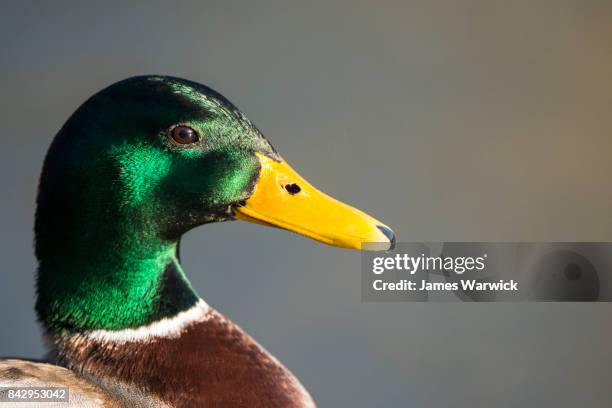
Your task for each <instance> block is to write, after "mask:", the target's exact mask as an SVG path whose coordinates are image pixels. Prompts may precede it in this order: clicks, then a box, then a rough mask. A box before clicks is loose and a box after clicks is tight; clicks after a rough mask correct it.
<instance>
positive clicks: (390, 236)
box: [376, 225, 395, 251]
mask: <svg viewBox="0 0 612 408" xmlns="http://www.w3.org/2000/svg"><path fill="white" fill-rule="evenodd" d="M376 228H378V229H379V230H380V232H382V233H383V234H385V237H387V238H388V239H389V242H391V245H390V246H389V251H390V250H392V249H393V248H395V234H394V233H393V231H392V230H391V228H388V227H385V226H384V225H377V226H376Z"/></svg>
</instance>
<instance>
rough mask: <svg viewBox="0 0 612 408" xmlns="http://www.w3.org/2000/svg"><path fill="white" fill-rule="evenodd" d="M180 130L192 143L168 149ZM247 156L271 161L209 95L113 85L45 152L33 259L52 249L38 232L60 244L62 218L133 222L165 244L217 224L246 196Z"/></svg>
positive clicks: (199, 89) (267, 149) (252, 162)
mask: <svg viewBox="0 0 612 408" xmlns="http://www.w3.org/2000/svg"><path fill="white" fill-rule="evenodd" d="M186 132H190V133H189V136H190V137H192V140H181V139H179V140H178V141H177V138H180V137H181V134H187V133H186ZM181 142H187V143H181ZM254 152H261V153H263V154H265V155H267V156H271V157H273V158H275V159H278V155H277V154H276V153H275V152H274V150H273V148H272V147H271V146H270V144H269V143H268V142H267V141H266V140H265V138H264V137H263V136H262V134H261V133H260V132H259V130H257V128H256V127H255V126H254V125H253V124H252V123H251V122H250V121H249V120H248V119H246V118H245V117H244V116H243V115H242V113H241V112H240V111H239V110H238V109H236V108H235V107H234V106H233V105H232V104H231V103H230V102H228V101H227V100H226V99H225V98H224V97H223V96H221V95H219V94H218V93H216V92H214V91H213V90H211V89H209V88H207V87H205V86H203V85H200V84H197V83H194V82H190V81H186V80H182V79H178V78H171V77H160V76H142V77H134V78H130V79H127V80H124V81H121V82H118V83H116V84H114V85H112V86H110V87H108V88H106V89H104V90H102V91H101V92H99V93H97V94H96V95H94V96H93V97H91V98H90V99H89V100H88V101H87V102H85V103H84V104H83V105H82V106H81V107H80V108H79V109H78V110H77V111H76V112H75V113H74V114H73V115H72V117H71V118H70V119H69V120H68V122H67V123H66V124H65V126H64V127H63V128H62V130H61V131H60V132H59V134H58V135H57V137H56V138H55V140H54V142H53V145H52V146H51V149H50V151H49V154H48V156H47V160H46V162H45V167H44V170H43V173H42V179H41V184H40V195H39V207H38V217H37V220H38V221H39V222H37V225H36V232H37V244H38V245H37V251H38V253H39V254H40V255H41V256H44V253H45V251H46V250H47V248H48V247H50V249H51V250H53V247H54V245H53V242H47V240H45V236H46V235H47V234H51V235H52V236H53V239H52V241H57V240H58V239H60V240H62V241H63V239H62V238H61V235H62V233H63V232H64V231H65V228H66V225H67V223H66V220H65V219H64V218H65V217H68V218H70V220H71V222H70V224H71V225H74V226H75V227H79V226H80V227H83V228H87V224H89V223H91V222H99V221H100V218H98V217H105V218H106V221H107V222H108V221H109V218H110V217H113V219H123V218H125V217H126V216H128V217H130V218H139V219H142V220H143V221H144V222H146V225H143V226H144V227H146V228H147V230H148V231H149V232H150V233H157V234H160V235H162V236H165V237H167V238H177V237H179V236H180V234H182V233H184V232H185V231H186V230H188V229H189V228H192V227H193V226H196V225H199V224H202V223H204V222H209V221H217V220H222V219H226V218H227V217H228V214H229V206H230V205H231V204H234V203H237V202H240V201H241V200H245V199H246V198H247V197H248V196H249V194H250V192H251V190H252V187H253V182H254V180H255V179H256V177H257V173H258V170H259V163H258V160H257V159H256V157H255V155H254ZM116 217H118V218H116ZM76 219H78V222H75V221H76ZM41 220H43V221H44V222H40V221H41ZM65 232H69V233H72V232H73V231H65ZM82 232H83V234H79V235H78V239H79V240H82V239H83V237H85V236H86V235H87V234H86V231H82ZM66 238H68V237H66ZM68 239H69V238H68ZM48 244H51V245H48Z"/></svg>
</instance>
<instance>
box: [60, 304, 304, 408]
mask: <svg viewBox="0 0 612 408" xmlns="http://www.w3.org/2000/svg"><path fill="white" fill-rule="evenodd" d="M53 341H54V346H55V349H56V352H57V357H58V359H59V362H60V363H61V364H63V365H65V366H67V367H69V368H71V369H72V370H74V371H76V372H78V373H80V374H82V375H85V376H86V377H87V378H92V379H94V380H95V381H96V382H100V383H102V384H108V383H118V384H124V385H125V386H124V387H123V388H124V389H132V390H146V391H147V392H148V393H150V394H151V395H152V396H153V397H155V398H159V399H160V400H161V401H163V402H164V403H166V404H168V405H170V406H173V407H178V408H180V407H194V406H198V407H200V406H201V407H217V406H224V407H244V406H248V407H253V408H263V407H266V408H275V407H279V408H280V407H283V408H306V407H308V408H311V407H314V403H313V401H312V399H311V398H310V396H309V395H308V393H307V391H306V390H305V389H304V387H303V386H302V385H301V384H300V383H299V381H298V380H297V379H296V378H295V377H294V376H293V374H291V372H289V371H288V370H287V369H286V368H285V367H283V365H282V364H281V363H280V362H278V360H276V359H275V358H274V357H272V356H271V355H270V354H269V353H268V352H267V351H266V350H264V349H263V348H262V347H261V346H260V345H259V344H258V343H257V342H255V340H253V339H252V338H251V337H250V336H248V335H247V334H246V333H244V332H243V331H242V330H241V329H240V328H239V327H238V326H236V325H235V324H234V323H232V322H231V321H229V320H228V319H226V318H225V317H223V316H222V315H221V314H219V313H218V312H217V311H216V310H214V309H212V308H210V307H208V306H207V305H206V304H205V303H204V302H203V301H199V302H198V303H197V304H196V305H195V306H193V307H192V308H190V309H189V310H187V311H184V312H181V313H178V314H177V315H176V316H175V317H173V318H169V319H161V320H160V321H158V322H154V323H152V324H150V325H146V326H143V327H139V328H136V329H127V330H119V331H101V330H95V331H91V332H86V333H79V334H71V335H60V336H58V335H56V336H54V337H53Z"/></svg>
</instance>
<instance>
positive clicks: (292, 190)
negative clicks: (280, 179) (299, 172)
mask: <svg viewBox="0 0 612 408" xmlns="http://www.w3.org/2000/svg"><path fill="white" fill-rule="evenodd" d="M285 190H287V192H288V193H289V194H291V195H295V194H297V193H299V192H300V191H302V189H301V188H300V186H298V185H297V184H295V183H290V184H285Z"/></svg>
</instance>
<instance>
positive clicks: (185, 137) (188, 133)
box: [170, 126, 200, 145]
mask: <svg viewBox="0 0 612 408" xmlns="http://www.w3.org/2000/svg"><path fill="white" fill-rule="evenodd" d="M170 136H171V137H172V139H173V140H174V141H175V142H176V143H179V144H183V145H186V144H191V143H195V142H197V141H198V140H200V137H199V136H198V133H197V132H196V131H195V130H193V129H192V128H190V127H189V126H175V127H173V128H172V129H171V130H170Z"/></svg>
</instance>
